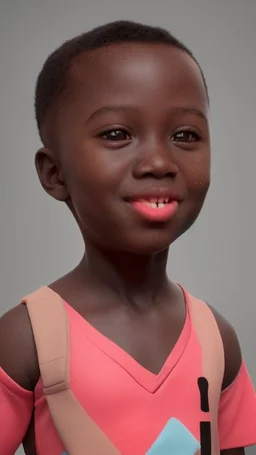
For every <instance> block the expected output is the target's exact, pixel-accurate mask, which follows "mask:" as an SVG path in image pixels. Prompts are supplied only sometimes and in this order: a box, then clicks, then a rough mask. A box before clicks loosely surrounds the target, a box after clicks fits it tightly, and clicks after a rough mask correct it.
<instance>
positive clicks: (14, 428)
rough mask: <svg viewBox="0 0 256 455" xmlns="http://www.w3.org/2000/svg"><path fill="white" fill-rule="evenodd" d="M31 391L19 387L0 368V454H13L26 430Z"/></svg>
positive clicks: (31, 397) (30, 410)
mask: <svg viewBox="0 0 256 455" xmlns="http://www.w3.org/2000/svg"><path fill="white" fill-rule="evenodd" d="M33 406H34V395H33V392H29V391H27V390H24V389H23V388H22V387H20V386H19V385H18V384H16V382H14V381H13V380H12V379H11V378H10V377H9V376H7V374H6V373H5V372H4V371H3V369H2V368H0V454H1V455H13V454H14V453H15V452H16V450H17V448H18V447H19V445H20V443H21V441H22V440H23V438H24V435H25V433H26V431H27V428H28V425H29V423H30V420H31V416H32V411H33Z"/></svg>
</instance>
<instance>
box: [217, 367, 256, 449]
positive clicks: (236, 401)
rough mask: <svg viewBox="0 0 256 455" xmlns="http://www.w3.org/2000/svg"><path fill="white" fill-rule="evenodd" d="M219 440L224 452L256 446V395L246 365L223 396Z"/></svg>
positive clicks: (220, 407)
mask: <svg viewBox="0 0 256 455" xmlns="http://www.w3.org/2000/svg"><path fill="white" fill-rule="evenodd" d="M219 440H220V447H221V449H223V450H224V449H233V448H235V447H240V446H241V445H242V446H249V445H253V444H256V394H255V391H254V388H253V385H252V382H251V380H250V377H249V374H248V371H247V368H246V366H245V364H244V363H242V366H241V368H240V371H239V373H238V375H237V377H236V379H235V380H234V382H233V383H232V384H231V385H230V386H229V387H228V388H227V389H226V390H224V391H223V392H222V394H221V400H220V406H219Z"/></svg>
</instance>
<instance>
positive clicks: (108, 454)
mask: <svg viewBox="0 0 256 455" xmlns="http://www.w3.org/2000/svg"><path fill="white" fill-rule="evenodd" d="M22 303H25V304H26V305H27V309H28V314H29V317H30V321H31V325H32V329H33V333H34V338H35V344H36V349H37V355H38V362H39V368H40V372H41V377H42V381H43V386H44V393H45V396H46V399H47V403H48V406H49V410H50V413H51V416H52V419H53V422H54V424H55V427H56V429H57V431H58V433H59V436H60V438H61V440H62V442H63V445H64V447H65V450H66V451H67V452H68V454H69V455H85V453H86V454H90V455H99V454H104V455H120V454H119V452H118V450H117V449H116V448H115V447H114V445H113V444H112V443H111V441H110V440H109V439H108V438H107V436H106V435H105V434H104V433H103V431H102V430H101V429H100V428H99V427H98V426H97V425H96V424H95V423H94V422H93V420H92V419H91V418H90V417H89V416H88V414H87V413H86V411H85V410H84V409H83V407H82V406H81V405H80V403H79V402H78V401H77V399H76V397H75V396H74V394H73V392H72V391H71V390H70V384H69V327H68V320H67V315H66V311H65V308H64V302H63V300H62V299H61V297H60V296H59V295H58V294H56V293H55V292H54V291H52V290H51V289H50V288H48V287H43V288H40V289H39V290H37V291H36V292H34V293H33V294H31V295H29V296H27V297H26V298H24V299H23V301H22Z"/></svg>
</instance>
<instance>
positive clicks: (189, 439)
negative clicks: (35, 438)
mask: <svg viewBox="0 0 256 455" xmlns="http://www.w3.org/2000/svg"><path fill="white" fill-rule="evenodd" d="M199 449H200V444H199V442H198V441H197V440H196V438H195V437H194V436H193V435H192V434H191V433H190V431H189V430H188V429H187V428H186V427H185V426H184V425H183V424H182V423H181V422H180V421H179V420H177V419H170V420H169V422H168V423H167V424H166V426H165V427H164V429H163V430H162V431H161V433H160V435H159V436H158V438H157V440H156V441H155V442H154V444H153V445H152V447H151V448H150V449H149V450H148V452H147V453H146V455H170V454H172V455H195V453H196V452H197V451H198V450H199ZM61 455H68V453H67V452H63V453H62V454H61Z"/></svg>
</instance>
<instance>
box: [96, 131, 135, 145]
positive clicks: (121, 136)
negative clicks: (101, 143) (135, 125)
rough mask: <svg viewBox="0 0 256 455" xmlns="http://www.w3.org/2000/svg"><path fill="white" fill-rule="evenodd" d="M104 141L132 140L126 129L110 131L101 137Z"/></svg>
mask: <svg viewBox="0 0 256 455" xmlns="http://www.w3.org/2000/svg"><path fill="white" fill-rule="evenodd" d="M100 136H101V137H102V138H103V139H106V140H107V141H113V142H116V141H129V140H130V139H131V135H130V134H129V133H128V131H126V130H124V129H116V130H108V131H105V132H104V133H101V135H100Z"/></svg>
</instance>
